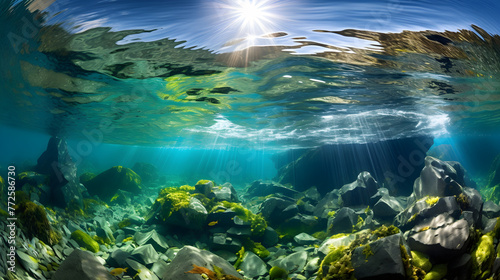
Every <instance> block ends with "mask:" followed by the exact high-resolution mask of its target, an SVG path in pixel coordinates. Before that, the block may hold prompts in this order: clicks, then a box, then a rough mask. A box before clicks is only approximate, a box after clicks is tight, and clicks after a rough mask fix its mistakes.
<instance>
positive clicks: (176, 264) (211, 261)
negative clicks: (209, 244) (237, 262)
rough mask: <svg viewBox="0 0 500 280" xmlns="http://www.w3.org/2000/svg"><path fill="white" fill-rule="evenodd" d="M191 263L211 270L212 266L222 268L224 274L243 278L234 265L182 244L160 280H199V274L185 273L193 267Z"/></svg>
mask: <svg viewBox="0 0 500 280" xmlns="http://www.w3.org/2000/svg"><path fill="white" fill-rule="evenodd" d="M193 264H195V265H197V266H201V267H206V268H208V269H210V270H213V266H214V265H215V266H218V267H220V268H222V270H223V271H224V273H225V274H229V275H232V276H235V277H238V278H241V279H242V278H243V277H242V276H241V275H239V273H238V272H237V271H236V269H234V267H233V266H232V265H231V264H230V263H228V262H227V261H226V260H224V259H223V258H221V257H219V256H217V255H215V254H213V253H211V252H209V251H204V250H200V249H198V248H196V247H192V246H184V247H183V248H182V249H181V250H180V251H179V252H178V253H177V255H176V256H175V258H174V259H173V260H172V262H171V263H170V265H169V266H168V267H167V268H166V271H165V273H164V274H163V275H162V276H161V277H160V278H161V279H162V280H179V279H183V280H200V279H201V277H200V275H199V274H191V273H186V272H187V271H190V270H192V269H193Z"/></svg>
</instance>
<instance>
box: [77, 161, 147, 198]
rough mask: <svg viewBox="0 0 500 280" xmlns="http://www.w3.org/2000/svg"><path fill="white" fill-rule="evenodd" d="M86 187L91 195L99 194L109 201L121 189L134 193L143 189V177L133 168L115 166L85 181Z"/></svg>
mask: <svg viewBox="0 0 500 280" xmlns="http://www.w3.org/2000/svg"><path fill="white" fill-rule="evenodd" d="M85 187H87V190H88V191H89V193H90V194H91V195H97V196H99V197H100V198H101V199H102V200H105V201H108V202H109V201H111V200H112V198H113V196H114V195H115V194H116V193H117V191H118V190H119V189H120V190H124V191H128V192H131V193H134V194H137V193H139V192H141V190H142V188H141V177H140V176H139V175H137V173H135V172H134V171H133V170H132V169H129V168H126V167H123V166H114V167H112V168H110V169H108V170H106V171H104V172H102V173H101V174H99V175H97V176H95V177H94V178H92V179H91V180H89V181H87V182H85Z"/></svg>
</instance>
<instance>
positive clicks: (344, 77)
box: [0, 0, 500, 148]
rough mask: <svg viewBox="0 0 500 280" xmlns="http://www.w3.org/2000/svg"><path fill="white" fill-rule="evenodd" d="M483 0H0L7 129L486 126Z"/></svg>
mask: <svg viewBox="0 0 500 280" xmlns="http://www.w3.org/2000/svg"><path fill="white" fill-rule="evenodd" d="M499 12H500V7H499V4H498V3H497V2H495V1H458V0H457V1H439V2H437V3H436V1H396V0H389V1H354V2H353V1H319V0H316V1H299V0H297V1H264V0H262V1H250V0H244V1H243V0H241V1H222V0H217V1H194V0H187V1H151V0H146V1H113V0H108V1H107V0H87V1H65V0H62V1H59V0H56V1H54V0H37V1H32V2H28V1H26V2H25V1H2V4H1V15H0V26H1V27H0V30H1V33H0V34H2V38H4V39H3V40H1V43H0V44H1V48H0V51H1V52H0V53H1V61H2V64H1V67H0V71H1V73H0V76H1V79H2V80H1V83H0V91H1V97H0V98H1V100H0V101H1V104H0V112H1V113H0V114H1V115H2V122H3V125H7V126H15V127H18V128H25V129H29V130H37V131H41V132H44V133H48V134H59V135H61V134H62V135H70V136H71V137H74V138H89V137H90V138H92V139H97V140H99V141H104V142H107V143H115V144H133V145H154V146H157V145H162V146H163V145H168V146H200V147H206V145H210V146H224V145H233V146H241V145H251V146H259V147H263V146H264V147H274V148H283V147H314V146H318V145H321V144H327V143H353V142H354V143H365V142H373V141H377V140H382V139H395V138H404V137H410V136H415V135H423V134H428V135H434V136H441V137H444V136H447V135H456V134H466V135H467V134H470V135H474V134H479V135H486V134H495V133H497V131H498V128H499V127H500V94H499V88H500V81H499V75H500V37H499V36H498V35H497V34H498V33H499V29H500V28H499V27H500V24H499V20H498V17H497V15H498V13H499Z"/></svg>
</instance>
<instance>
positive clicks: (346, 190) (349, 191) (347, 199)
mask: <svg viewBox="0 0 500 280" xmlns="http://www.w3.org/2000/svg"><path fill="white" fill-rule="evenodd" d="M377 188H378V187H377V181H375V179H373V177H372V175H370V173H369V172H366V171H364V172H361V173H359V175H358V178H357V179H356V181H354V182H352V183H350V184H347V185H344V186H342V188H340V191H339V193H340V197H341V198H342V202H343V206H346V207H349V206H359V205H365V206H366V205H368V204H369V203H370V197H372V196H373V195H374V194H376V193H377Z"/></svg>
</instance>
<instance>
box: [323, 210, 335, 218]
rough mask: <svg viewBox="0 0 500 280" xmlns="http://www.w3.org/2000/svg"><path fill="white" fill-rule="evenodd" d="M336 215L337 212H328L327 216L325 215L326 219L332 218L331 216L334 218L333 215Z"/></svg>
mask: <svg viewBox="0 0 500 280" xmlns="http://www.w3.org/2000/svg"><path fill="white" fill-rule="evenodd" d="M336 213H337V212H335V211H330V212H328V214H326V215H327V216H328V218H333V216H335V214H336Z"/></svg>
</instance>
